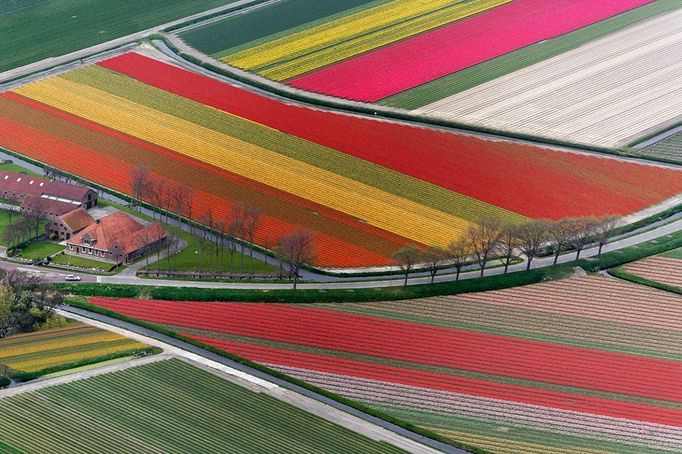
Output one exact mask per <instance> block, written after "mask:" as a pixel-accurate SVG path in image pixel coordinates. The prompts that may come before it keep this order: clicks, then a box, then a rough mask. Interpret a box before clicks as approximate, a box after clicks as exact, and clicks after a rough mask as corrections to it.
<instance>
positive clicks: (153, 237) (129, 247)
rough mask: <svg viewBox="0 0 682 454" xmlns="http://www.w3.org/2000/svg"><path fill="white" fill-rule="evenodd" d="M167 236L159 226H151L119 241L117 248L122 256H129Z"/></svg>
mask: <svg viewBox="0 0 682 454" xmlns="http://www.w3.org/2000/svg"><path fill="white" fill-rule="evenodd" d="M166 236H168V234H167V233H166V231H165V230H164V229H163V226H162V225H161V224H158V223H157V224H151V225H147V226H145V227H144V228H142V229H140V230H138V231H137V232H135V233H133V234H132V235H130V236H129V237H127V238H125V239H124V240H123V241H121V242H120V243H119V244H118V246H119V248H120V250H122V251H123V253H124V254H130V253H131V252H135V251H137V250H138V249H141V248H143V247H144V246H146V245H148V244H152V243H155V242H157V241H159V240H160V239H162V238H165V237H166Z"/></svg>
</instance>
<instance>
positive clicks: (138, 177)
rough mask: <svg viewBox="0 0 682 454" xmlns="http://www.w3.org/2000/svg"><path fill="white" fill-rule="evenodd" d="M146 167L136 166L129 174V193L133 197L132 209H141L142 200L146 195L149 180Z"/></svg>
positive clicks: (148, 171)
mask: <svg viewBox="0 0 682 454" xmlns="http://www.w3.org/2000/svg"><path fill="white" fill-rule="evenodd" d="M150 173H151V170H150V169H149V167H148V166H136V167H134V168H133V170H132V171H131V173H130V192H131V194H132V197H133V207H134V208H137V209H138V210H139V209H141V206H142V202H143V198H144V197H145V196H146V195H147V192H148V190H149V188H148V186H149V183H150V179H151V175H150Z"/></svg>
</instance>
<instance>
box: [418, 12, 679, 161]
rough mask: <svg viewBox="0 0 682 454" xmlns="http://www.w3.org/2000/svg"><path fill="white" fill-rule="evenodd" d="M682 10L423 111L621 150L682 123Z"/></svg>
mask: <svg viewBox="0 0 682 454" xmlns="http://www.w3.org/2000/svg"><path fill="white" fill-rule="evenodd" d="M680 24H682V9H677V10H675V11H672V12H669V13H666V14H662V15H659V16H656V17H654V18H651V19H649V20H647V21H644V22H641V23H639V24H636V25H634V26H632V27H629V28H626V29H624V30H621V31H619V32H617V33H613V34H611V35H608V36H606V37H604V38H602V39H599V40H596V41H593V42H591V43H589V44H586V45H584V46H581V47H579V48H577V49H574V50H572V51H569V52H565V53H563V54H561V55H558V56H556V57H554V58H550V59H548V60H545V61H543V62H541V63H537V64H535V65H532V66H529V67H527V68H525V69H522V70H519V71H516V72H513V73H511V74H508V75H506V76H503V77H500V78H497V79H495V80H493V81H490V82H487V83H485V84H482V85H479V86H477V87H474V88H471V89H469V90H466V91H463V92H461V93H457V94H454V95H452V96H448V97H446V98H443V99H441V100H439V101H435V102H433V103H431V104H428V105H426V106H423V107H421V108H419V109H416V110H415V112H416V113H418V114H421V115H427V116H434V117H438V118H446V119H453V120H457V121H460V122H464V123H469V124H476V125H479V126H480V125H482V126H487V127H493V128H496V129H500V130H505V131H510V132H517V133H524V134H532V135H535V136H541V137H547V138H552V139H558V140H564V141H572V142H576V143H583V144H589V145H598V146H602V147H609V148H615V147H620V146H624V145H627V144H629V143H631V142H634V141H636V139H638V138H639V137H642V136H646V135H647V134H650V133H654V132H656V131H658V130H662V129H665V128H666V127H669V126H671V125H674V124H676V123H678V122H679V118H680V113H681V112H682V76H681V75H680V74H682V72H681V71H680V68H682V62H680V61H679V49H680V46H681V45H682V29H681V27H680Z"/></svg>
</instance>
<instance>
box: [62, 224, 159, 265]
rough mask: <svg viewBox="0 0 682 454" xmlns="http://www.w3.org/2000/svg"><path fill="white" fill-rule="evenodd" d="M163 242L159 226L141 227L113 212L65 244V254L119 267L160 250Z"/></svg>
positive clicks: (141, 225)
mask: <svg viewBox="0 0 682 454" xmlns="http://www.w3.org/2000/svg"><path fill="white" fill-rule="evenodd" d="M167 238H168V234H167V233H166V231H165V230H164V229H163V227H162V226H161V224H158V223H156V224H150V225H143V224H141V223H140V222H138V221H136V220H135V219H133V218H132V217H131V216H129V215H128V214H126V213H123V212H120V211H117V212H115V213H113V214H110V215H108V216H105V217H103V218H101V219H98V220H96V221H94V222H93V223H92V224H90V225H89V226H87V227H85V228H84V229H82V230H81V231H80V232H78V233H76V234H74V235H73V236H72V237H71V238H70V239H68V240H67V241H66V244H67V248H66V253H67V254H71V255H78V256H85V257H88V258H91V259H94V260H101V261H105V262H111V263H118V264H122V263H128V262H131V261H133V260H135V259H136V258H138V257H140V256H142V255H144V254H146V253H148V252H152V251H154V250H156V249H158V248H160V247H162V246H163V245H164V244H165V243H166V240H167Z"/></svg>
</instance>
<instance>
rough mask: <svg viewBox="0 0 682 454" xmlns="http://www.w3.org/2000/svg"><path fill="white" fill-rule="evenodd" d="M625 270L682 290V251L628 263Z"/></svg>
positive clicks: (624, 267)
mask: <svg viewBox="0 0 682 454" xmlns="http://www.w3.org/2000/svg"><path fill="white" fill-rule="evenodd" d="M623 270H624V271H627V272H628V273H631V274H634V275H636V276H640V277H643V278H645V279H649V280H652V281H654V282H659V283H661V284H666V285H672V286H673V287H677V288H679V289H682V249H676V250H674V251H670V252H668V253H665V254H661V255H656V256H653V257H647V258H645V259H643V260H638V261H636V262H632V263H628V264H627V265H625V266H623Z"/></svg>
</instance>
